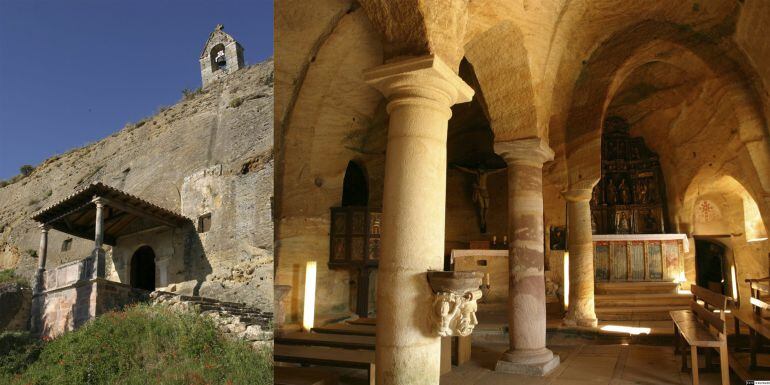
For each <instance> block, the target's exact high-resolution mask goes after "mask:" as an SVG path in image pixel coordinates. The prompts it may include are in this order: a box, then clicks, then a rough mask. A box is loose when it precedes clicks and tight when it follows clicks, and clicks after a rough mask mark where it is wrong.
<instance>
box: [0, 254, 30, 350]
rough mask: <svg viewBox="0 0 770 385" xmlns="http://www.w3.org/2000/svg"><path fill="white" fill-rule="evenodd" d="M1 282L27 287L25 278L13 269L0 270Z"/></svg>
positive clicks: (0, 347) (27, 283)
mask: <svg viewBox="0 0 770 385" xmlns="http://www.w3.org/2000/svg"><path fill="white" fill-rule="evenodd" d="M3 283H18V284H19V285H22V286H24V287H29V282H28V281H27V279H26V278H24V277H20V276H18V275H16V271H15V270H13V269H6V270H0V284H3ZM0 349H2V346H1V345H0Z"/></svg>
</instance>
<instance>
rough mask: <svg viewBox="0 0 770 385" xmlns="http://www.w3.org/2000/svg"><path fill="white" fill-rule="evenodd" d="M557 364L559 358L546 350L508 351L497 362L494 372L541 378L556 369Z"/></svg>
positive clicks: (559, 361)
mask: <svg viewBox="0 0 770 385" xmlns="http://www.w3.org/2000/svg"><path fill="white" fill-rule="evenodd" d="M559 363H561V360H560V359H559V356H558V355H557V354H553V352H551V351H550V350H548V349H547V348H543V349H535V350H509V351H507V352H505V353H503V356H502V357H500V359H499V360H498V361H497V365H495V371H496V372H502V373H511V374H524V375H527V376H538V377H542V376H545V375H547V374H548V373H550V372H551V371H552V370H554V369H556V367H558V366H559Z"/></svg>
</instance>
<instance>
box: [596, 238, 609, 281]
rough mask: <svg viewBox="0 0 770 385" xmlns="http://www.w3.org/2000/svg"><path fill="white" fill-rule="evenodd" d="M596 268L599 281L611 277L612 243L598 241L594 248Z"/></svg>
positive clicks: (607, 279)
mask: <svg viewBox="0 0 770 385" xmlns="http://www.w3.org/2000/svg"><path fill="white" fill-rule="evenodd" d="M594 269H595V270H596V273H595V277H596V280H597V281H609V279H610V244H609V242H596V247H595V248H594Z"/></svg>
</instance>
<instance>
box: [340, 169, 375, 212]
mask: <svg viewBox="0 0 770 385" xmlns="http://www.w3.org/2000/svg"><path fill="white" fill-rule="evenodd" d="M368 204H369V183H368V182H367V180H366V174H365V173H364V170H363V169H362V168H361V166H359V165H358V164H357V163H356V162H353V161H352V160H351V161H350V162H348V168H347V169H346V170H345V180H344V181H343V182H342V207H347V206H362V207H365V206H367V205H368Z"/></svg>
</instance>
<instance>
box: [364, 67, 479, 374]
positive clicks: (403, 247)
mask: <svg viewBox="0 0 770 385" xmlns="http://www.w3.org/2000/svg"><path fill="white" fill-rule="evenodd" d="M364 77H365V80H366V81H367V83H369V84H371V85H372V86H373V87H375V88H377V89H378V90H380V91H381V92H382V93H383V94H384V95H385V96H386V97H387V99H388V101H389V102H388V106H387V111H388V113H389V114H390V124H389V128H388V144H387V155H386V162H385V184H384V192H383V197H384V199H383V214H382V240H381V245H382V246H381V247H382V249H381V257H380V262H379V267H378V276H377V280H378V282H377V341H376V344H377V349H376V361H375V362H376V368H377V373H376V375H377V383H378V384H380V385H437V384H438V383H439V376H440V366H441V339H440V338H439V337H438V336H436V334H435V333H434V332H433V330H432V325H431V323H430V321H429V318H430V313H431V309H432V301H433V295H432V291H431V288H430V286H429V285H428V280H427V279H426V273H427V271H428V270H441V269H442V268H443V264H444V257H443V256H444V226H445V223H444V217H445V213H444V210H445V208H446V204H445V201H446V169H447V159H446V151H447V149H446V139H447V123H448V121H449V118H450V116H451V115H452V112H451V109H450V107H451V106H452V105H453V104H455V103H461V102H467V101H470V99H471V97H472V96H473V90H472V89H471V88H470V87H469V86H468V85H467V84H465V83H464V82H463V81H462V79H460V78H459V77H458V76H457V75H456V74H455V73H454V72H453V71H452V70H451V69H450V68H449V67H447V66H446V65H445V64H444V63H443V62H442V61H441V60H440V59H439V58H437V57H421V58H416V59H409V60H404V61H400V62H395V63H391V64H386V65H383V66H380V67H377V68H374V69H371V70H368V71H366V73H365V74H364Z"/></svg>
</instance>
